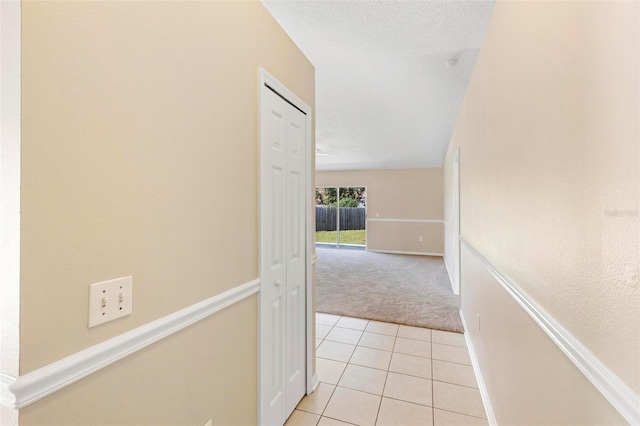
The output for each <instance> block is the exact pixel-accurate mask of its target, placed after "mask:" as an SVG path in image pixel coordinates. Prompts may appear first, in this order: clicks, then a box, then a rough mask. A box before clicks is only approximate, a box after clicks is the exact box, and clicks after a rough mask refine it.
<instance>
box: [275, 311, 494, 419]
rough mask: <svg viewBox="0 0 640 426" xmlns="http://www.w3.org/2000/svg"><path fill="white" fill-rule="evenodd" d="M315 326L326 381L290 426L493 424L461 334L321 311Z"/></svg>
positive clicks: (318, 356) (320, 374)
mask: <svg viewBox="0 0 640 426" xmlns="http://www.w3.org/2000/svg"><path fill="white" fill-rule="evenodd" d="M316 326H322V327H320V330H321V333H319V334H318V335H317V336H316V337H317V342H318V346H317V348H318V350H317V351H316V366H317V371H318V377H319V378H320V382H321V383H320V385H319V386H318V389H316V391H315V392H314V393H313V394H311V395H309V396H306V397H305V398H304V399H303V400H302V401H301V402H300V404H299V405H298V407H297V408H296V410H295V411H294V412H293V414H292V415H291V417H289V420H287V423H286V424H287V425H289V426H291V425H311V426H345V425H347V426H348V425H380V426H382V425H430V426H445V425H487V424H488V423H487V420H486V414H485V412H484V408H483V406H482V399H481V397H480V391H479V390H478V385H477V383H476V380H475V375H474V373H473V367H471V365H470V364H471V359H470V357H469V352H468V350H467V348H466V344H465V340H464V336H463V335H461V334H456V333H449V332H443V331H438V330H429V329H423V328H418V327H407V326H398V325H396V324H388V323H382V322H378V321H368V320H364V319H360V318H350V317H340V316H338V315H327V314H321V313H318V314H316ZM327 328H328V329H327ZM363 331H364V332H363Z"/></svg>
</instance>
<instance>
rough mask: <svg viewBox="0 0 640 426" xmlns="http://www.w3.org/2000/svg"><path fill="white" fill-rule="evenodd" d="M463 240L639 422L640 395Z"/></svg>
mask: <svg viewBox="0 0 640 426" xmlns="http://www.w3.org/2000/svg"><path fill="white" fill-rule="evenodd" d="M460 241H462V243H463V244H464V245H465V246H466V247H467V248H468V249H469V251H471V253H473V255H474V256H475V257H476V258H477V259H478V261H480V263H481V264H482V265H483V266H484V267H485V268H486V269H487V270H488V271H489V272H490V273H491V275H493V277H494V278H495V279H496V280H497V281H498V282H499V283H500V284H501V285H502V287H503V288H504V289H505V290H506V291H507V293H509V294H510V295H511V296H512V297H513V298H514V299H515V300H516V302H518V304H519V305H520V306H521V307H522V308H523V309H524V310H525V311H526V312H527V313H528V314H529V316H531V318H533V320H534V321H535V322H536V323H537V324H538V325H539V326H540V328H542V329H543V330H544V332H545V333H546V334H547V335H548V336H549V337H550V338H551V340H553V342H554V343H555V344H556V345H557V346H558V347H559V348H560V350H562V352H564V354H565V355H566V356H567V357H568V358H569V359H570V360H571V361H572V362H573V363H574V364H575V366H576V367H577V368H578V369H579V370H580V371H581V372H582V374H584V375H585V376H586V377H587V379H589V381H590V382H591V383H592V384H593V385H594V386H595V387H596V389H598V391H600V393H601V394H602V395H603V396H604V397H605V398H606V399H607V401H609V403H610V404H611V405H612V406H613V407H614V408H615V409H616V410H617V411H618V412H619V413H620V415H621V416H622V417H624V418H625V420H627V421H628V422H629V423H630V424H632V425H636V424H640V396H638V395H637V394H636V393H635V392H634V391H633V390H632V389H631V388H630V387H629V386H628V385H627V384H626V383H625V382H624V381H622V379H620V378H619V377H618V376H617V375H616V374H615V373H614V372H613V371H611V369H609V367H607V366H606V365H605V364H604V363H603V362H602V361H601V360H600V359H599V358H598V357H596V356H595V355H594V354H593V353H592V352H591V351H590V350H589V349H587V348H586V346H584V345H583V344H582V343H581V342H580V341H579V340H578V339H577V338H576V337H575V336H573V335H572V334H571V333H569V331H568V330H567V329H565V328H564V327H563V326H562V325H561V324H560V323H559V322H558V321H557V320H556V319H555V318H553V317H552V316H551V315H550V314H549V313H547V312H546V311H545V310H544V309H543V308H542V307H541V306H540V305H538V304H537V303H536V302H535V301H534V300H533V299H531V298H530V297H529V296H528V295H527V294H526V293H524V292H523V291H522V290H521V289H520V288H519V287H518V286H516V285H515V284H514V283H513V282H512V281H511V279H509V278H508V277H507V276H506V275H504V274H502V273H501V272H500V271H498V270H497V269H496V268H495V267H494V266H493V265H492V264H491V263H490V262H489V261H488V260H487V259H485V258H484V256H482V255H481V254H480V253H479V252H478V251H477V250H476V249H475V248H474V247H473V246H472V245H471V244H470V243H469V242H468V241H466V240H465V239H464V238H460Z"/></svg>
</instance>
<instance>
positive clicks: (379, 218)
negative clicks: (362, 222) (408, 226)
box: [367, 217, 444, 223]
mask: <svg viewBox="0 0 640 426" xmlns="http://www.w3.org/2000/svg"><path fill="white" fill-rule="evenodd" d="M367 222H405V223H444V220H442V219H389V218H381V217H372V218H369V219H367Z"/></svg>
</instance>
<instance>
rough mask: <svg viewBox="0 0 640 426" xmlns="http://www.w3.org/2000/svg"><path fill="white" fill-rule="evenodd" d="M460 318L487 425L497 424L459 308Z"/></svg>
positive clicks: (493, 425)
mask: <svg viewBox="0 0 640 426" xmlns="http://www.w3.org/2000/svg"><path fill="white" fill-rule="evenodd" d="M460 319H461V320H462V327H463V328H464V330H465V332H464V340H465V341H466V342H467V348H468V349H469V356H470V357H471V365H472V366H473V372H474V373H475V375H476V381H477V382H478V389H479V390H480V396H481V397H482V404H483V405H484V411H485V413H486V414H487V421H488V422H489V425H491V426H497V425H498V422H497V421H496V416H495V414H494V412H493V406H492V405H491V399H490V398H489V392H488V391H487V385H486V384H485V382H484V377H482V371H481V370H480V363H479V362H478V357H477V356H476V351H475V349H474V348H473V342H472V341H471V336H470V335H469V332H468V331H467V330H468V328H467V322H466V321H465V319H464V315H463V314H462V310H460Z"/></svg>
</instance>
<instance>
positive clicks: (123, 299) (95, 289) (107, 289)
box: [89, 276, 133, 328]
mask: <svg viewBox="0 0 640 426" xmlns="http://www.w3.org/2000/svg"><path fill="white" fill-rule="evenodd" d="M132 294H133V277H131V276H129V277H122V278H116V279H114V280H108V281H101V282H99V283H94V284H91V285H90V286H89V328H91V327H95V326H96V325H100V324H103V323H105V322H108V321H112V320H115V319H118V318H122V317H124V316H127V315H129V314H131V311H132V309H133V301H132V297H131V295H132Z"/></svg>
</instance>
